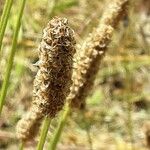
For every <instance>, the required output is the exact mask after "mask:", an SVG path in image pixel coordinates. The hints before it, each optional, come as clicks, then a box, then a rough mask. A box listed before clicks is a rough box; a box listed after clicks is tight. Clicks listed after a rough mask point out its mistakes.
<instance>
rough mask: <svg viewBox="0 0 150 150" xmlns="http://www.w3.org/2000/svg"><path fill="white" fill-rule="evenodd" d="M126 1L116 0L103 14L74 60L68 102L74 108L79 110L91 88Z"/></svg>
mask: <svg viewBox="0 0 150 150" xmlns="http://www.w3.org/2000/svg"><path fill="white" fill-rule="evenodd" d="M127 2H128V0H116V1H115V2H114V3H111V4H110V6H109V7H108V8H107V9H106V11H105V12H104V15H103V17H102V20H101V22H100V24H99V25H98V27H97V29H95V30H94V31H93V32H92V33H91V34H90V35H89V37H88V38H87V39H86V40H85V42H84V43H83V45H82V46H81V47H79V48H78V49H79V50H78V51H79V53H78V54H76V56H75V60H74V62H75V63H74V71H73V76H72V80H73V85H72V87H71V92H70V94H69V96H68V101H70V102H71V106H72V107H74V108H81V106H84V104H85V98H86V97H87V95H88V94H89V92H90V90H91V89H92V87H93V84H94V79H95V76H96V74H97V72H98V70H99V65H100V62H101V60H102V58H103V56H104V54H105V52H106V50H107V46H108V44H109V42H110V40H111V36H112V31H113V28H114V27H115V26H116V25H117V24H118V21H119V20H120V18H121V17H122V16H123V14H124V13H123V12H124V11H125V9H126V5H127Z"/></svg>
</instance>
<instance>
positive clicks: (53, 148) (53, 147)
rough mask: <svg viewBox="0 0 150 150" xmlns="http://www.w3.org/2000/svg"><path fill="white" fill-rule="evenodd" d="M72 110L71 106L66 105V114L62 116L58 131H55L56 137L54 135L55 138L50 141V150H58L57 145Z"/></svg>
mask: <svg viewBox="0 0 150 150" xmlns="http://www.w3.org/2000/svg"><path fill="white" fill-rule="evenodd" d="M70 110H71V109H70V106H69V105H66V109H65V111H64V113H63V115H62V117H61V119H60V122H59V124H58V126H57V129H56V130H55V132H54V135H53V137H52V139H51V141H50V144H49V146H48V149H49V150H56V148H57V144H58V142H59V139H60V137H61V133H62V131H63V128H64V126H65V124H66V121H67V117H68V115H69V113H70Z"/></svg>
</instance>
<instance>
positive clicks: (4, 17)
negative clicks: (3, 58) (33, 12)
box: [0, 0, 13, 52]
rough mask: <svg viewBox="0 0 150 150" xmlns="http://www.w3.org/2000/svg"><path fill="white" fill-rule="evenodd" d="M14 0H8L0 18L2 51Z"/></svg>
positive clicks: (0, 44) (0, 45)
mask: <svg viewBox="0 0 150 150" xmlns="http://www.w3.org/2000/svg"><path fill="white" fill-rule="evenodd" d="M12 3H13V0H6V2H5V5H4V9H3V13H2V16H1V20H0V52H1V47H2V41H3V38H4V33H5V29H6V26H7V22H8V18H9V14H10V10H11V7H12Z"/></svg>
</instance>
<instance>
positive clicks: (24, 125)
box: [16, 107, 43, 141]
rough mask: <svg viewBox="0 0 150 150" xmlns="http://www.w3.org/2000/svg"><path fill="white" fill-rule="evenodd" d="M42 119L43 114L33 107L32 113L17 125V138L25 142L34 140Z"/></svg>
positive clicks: (26, 115)
mask: <svg viewBox="0 0 150 150" xmlns="http://www.w3.org/2000/svg"><path fill="white" fill-rule="evenodd" d="M42 118H43V116H42V115H41V113H40V112H38V110H37V109H36V108H34V107H31V109H30V111H29V112H28V113H27V114H25V116H24V117H23V119H21V120H20V121H19V122H18V124H17V128H16V129H17V131H16V132H17V137H18V138H19V139H21V140H23V141H29V140H31V139H33V137H35V135H36V134H37V131H38V130H39V127H40V124H41V120H42Z"/></svg>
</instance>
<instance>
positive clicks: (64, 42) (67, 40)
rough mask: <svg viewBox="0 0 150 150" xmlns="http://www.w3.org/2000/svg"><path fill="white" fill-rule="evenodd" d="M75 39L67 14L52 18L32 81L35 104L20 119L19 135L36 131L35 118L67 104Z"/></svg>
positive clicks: (28, 134)
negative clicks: (64, 16) (66, 17)
mask: <svg viewBox="0 0 150 150" xmlns="http://www.w3.org/2000/svg"><path fill="white" fill-rule="evenodd" d="M75 43H76V42H75V39H74V32H73V30H72V29H71V28H70V27H69V26H68V21H67V19H65V18H62V19H61V18H54V19H52V20H51V21H50V22H49V23H48V25H47V27H46V28H45V29H44V30H43V38H42V41H41V44H40V46H39V49H38V53H39V62H38V67H39V70H38V72H37V75H36V77H35V79H34V84H33V104H32V107H31V110H30V111H29V113H28V114H27V116H25V117H24V118H23V119H22V120H21V121H19V123H18V129H17V135H18V138H19V139H22V140H24V139H27V138H28V137H29V136H30V134H32V133H31V131H32V130H34V131H35V129H34V127H35V124H36V122H38V121H39V122H40V120H41V118H43V117H44V116H49V117H50V118H54V117H55V116H56V115H57V113H58V112H59V111H60V110H61V109H62V107H63V106H64V103H65V100H66V97H67V96H68V94H69V92H70V86H71V84H72V80H71V76H72V66H73V55H74V53H75ZM32 108H34V111H32V110H33V109H32ZM35 110H36V113H35ZM39 116H40V119H39ZM25 124H26V126H24V125H25ZM22 133H26V134H25V135H22Z"/></svg>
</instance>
